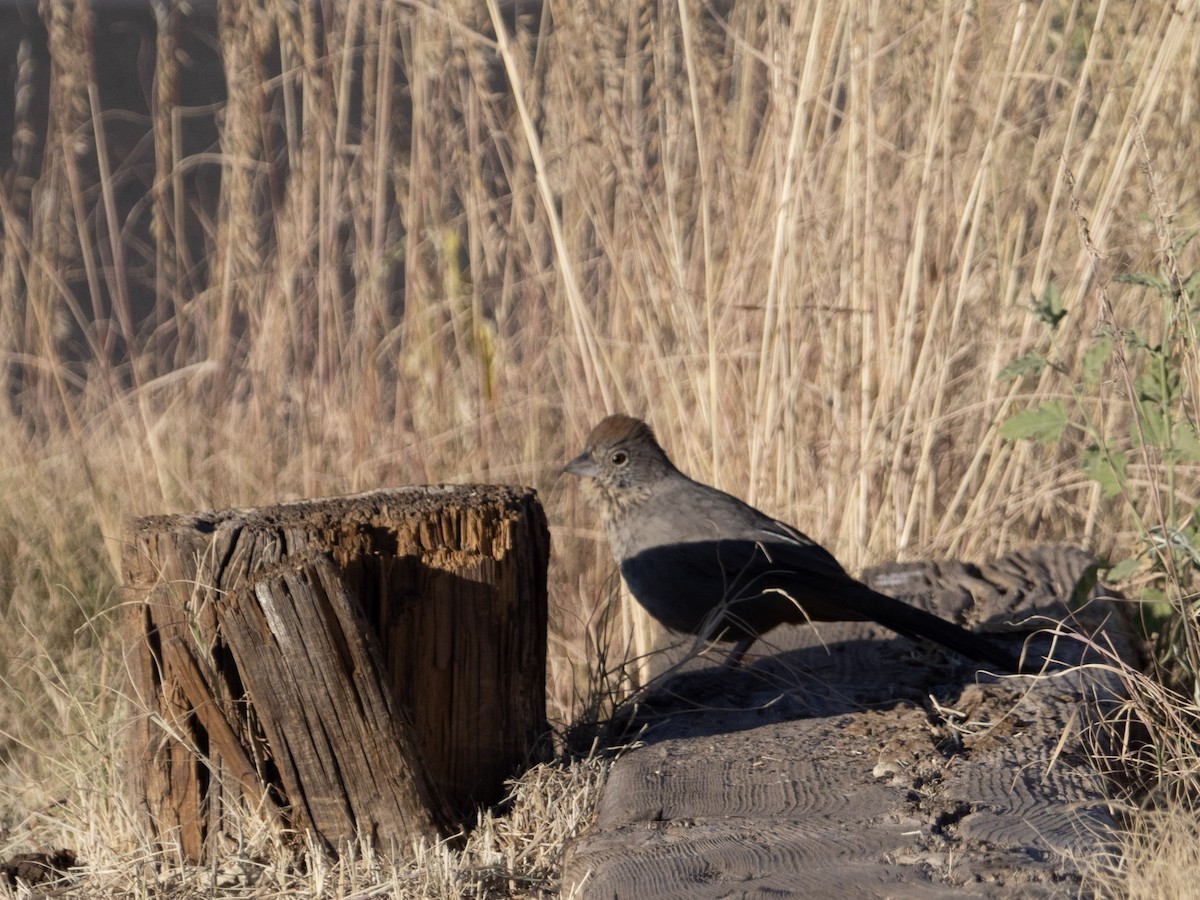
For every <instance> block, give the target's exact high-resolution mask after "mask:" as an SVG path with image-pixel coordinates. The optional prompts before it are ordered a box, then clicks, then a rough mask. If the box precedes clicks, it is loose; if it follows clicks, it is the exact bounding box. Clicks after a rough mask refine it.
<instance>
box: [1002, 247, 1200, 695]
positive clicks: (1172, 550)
mask: <svg viewBox="0 0 1200 900" xmlns="http://www.w3.org/2000/svg"><path fill="white" fill-rule="evenodd" d="M1196 233H1197V232H1196V231H1191V232H1190V233H1188V234H1187V235H1185V236H1184V237H1183V238H1182V239H1181V240H1179V241H1177V242H1176V243H1175V244H1174V245H1173V246H1172V247H1171V250H1170V253H1169V254H1166V259H1167V261H1168V262H1169V263H1170V265H1164V271H1163V272H1162V273H1161V274H1148V273H1136V274H1129V275H1120V276H1117V277H1116V278H1114V279H1113V281H1114V282H1116V283H1122V284H1129V285H1134V286H1139V287H1141V288H1143V289H1144V290H1145V291H1147V292H1148V293H1149V295H1150V296H1151V297H1152V298H1153V299H1154V300H1155V301H1156V305H1157V308H1158V309H1159V310H1160V312H1161V314H1160V315H1159V316H1158V317H1157V319H1158V320H1159V322H1160V323H1161V324H1160V325H1159V328H1158V334H1157V335H1151V334H1150V333H1149V329H1142V330H1121V329H1118V328H1117V327H1116V326H1115V325H1113V324H1111V323H1107V324H1106V325H1105V326H1104V327H1103V328H1101V329H1100V330H1098V331H1097V332H1095V333H1094V334H1093V335H1091V336H1090V337H1089V338H1088V339H1087V340H1086V341H1085V343H1084V345H1083V346H1082V347H1079V346H1078V345H1068V342H1067V340H1066V339H1065V338H1062V337H1061V335H1060V332H1059V326H1060V324H1061V323H1062V321H1063V320H1064V319H1065V318H1066V315H1067V309H1066V307H1065V306H1064V303H1063V299H1062V296H1061V295H1060V293H1059V291H1058V289H1057V288H1056V287H1055V286H1054V285H1053V284H1051V285H1049V286H1047V288H1046V289H1045V291H1043V292H1042V295H1041V296H1040V297H1034V298H1033V302H1032V305H1031V310H1032V312H1033V314H1034V315H1035V316H1036V317H1037V318H1038V320H1039V321H1041V322H1042V323H1044V324H1045V326H1046V328H1047V332H1048V337H1047V349H1046V350H1045V351H1043V352H1033V353H1027V354H1025V355H1023V356H1020V357H1018V358H1017V359H1014V360H1013V361H1012V362H1011V363H1009V364H1008V365H1007V366H1005V367H1004V369H1003V370H1002V371H1001V372H1000V376H999V377H1000V378H1001V379H1004V380H1012V379H1026V378H1028V379H1032V378H1043V377H1044V376H1045V375H1046V373H1047V371H1049V372H1051V373H1052V375H1053V377H1056V378H1058V379H1059V380H1060V381H1061V382H1062V383H1063V384H1064V385H1065V393H1066V394H1067V396H1068V397H1069V400H1065V399H1055V400H1043V401H1040V402H1038V403H1037V404H1036V405H1034V406H1030V407H1028V408H1025V409H1020V410H1018V411H1016V412H1014V413H1013V414H1012V415H1010V416H1009V418H1008V419H1007V420H1005V422H1004V423H1003V424H1002V425H1001V429H1000V433H1001V435H1002V436H1003V437H1004V438H1006V439H1009V440H1013V441H1016V440H1026V439H1028V440H1035V441H1038V442H1040V443H1042V444H1055V443H1058V442H1060V441H1063V440H1064V439H1065V437H1066V436H1067V435H1068V434H1069V433H1070V432H1074V433H1075V434H1076V436H1078V437H1079V438H1080V439H1081V444H1082V448H1081V449H1080V450H1079V453H1078V462H1079V467H1080V470H1081V471H1082V472H1083V474H1084V475H1086V476H1087V477H1088V478H1089V479H1091V480H1092V481H1094V482H1095V483H1096V484H1097V485H1099V487H1100V490H1101V492H1102V493H1103V495H1104V497H1105V498H1107V499H1108V500H1112V501H1119V502H1121V503H1123V504H1125V505H1126V507H1127V511H1128V512H1129V513H1130V514H1131V515H1132V518H1133V521H1134V522H1135V523H1136V527H1137V543H1136V545H1135V546H1134V547H1133V548H1132V552H1130V553H1129V555H1128V556H1126V557H1125V558H1122V559H1118V560H1115V561H1114V562H1113V563H1112V564H1111V565H1110V566H1109V567H1108V569H1107V573H1106V575H1107V579H1108V580H1109V581H1110V582H1113V583H1116V584H1120V585H1122V586H1123V587H1125V588H1126V590H1127V591H1128V593H1129V594H1130V595H1131V596H1133V597H1135V598H1136V599H1138V600H1139V601H1141V602H1140V604H1139V607H1138V609H1139V615H1138V621H1139V625H1140V627H1141V628H1142V630H1143V632H1144V633H1145V635H1146V636H1147V637H1151V638H1154V639H1155V641H1156V648H1157V658H1158V662H1159V663H1160V664H1162V666H1163V667H1164V669H1165V671H1166V672H1167V673H1168V674H1169V675H1170V676H1171V680H1173V681H1176V683H1177V684H1178V685H1179V686H1180V687H1186V689H1187V690H1188V692H1189V693H1191V694H1192V695H1193V696H1197V695H1200V624H1198V622H1197V617H1198V616H1200V594H1198V593H1197V584H1198V583H1200V517H1198V515H1197V507H1196V495H1195V492H1194V491H1191V490H1189V489H1187V488H1186V485H1189V484H1191V485H1194V484H1195V481H1196V478H1195V472H1194V470H1195V467H1196V465H1197V464H1200V435H1198V432H1197V427H1196V413H1197V400H1198V397H1197V395H1196V384H1197V382H1196V380H1195V378H1196V373H1195V372H1194V371H1193V369H1194V365H1195V355H1194V354H1195V346H1194V341H1195V335H1196V318H1197V309H1196V307H1195V306H1194V305H1193V304H1192V302H1191V300H1190V298H1191V297H1192V296H1194V295H1195V293H1196V291H1197V289H1198V288H1200V270H1198V271H1196V272H1192V273H1191V274H1190V275H1189V276H1187V277H1186V278H1182V277H1180V276H1179V275H1178V274H1174V273H1175V271H1176V270H1175V268H1174V260H1175V259H1176V255H1177V254H1178V252H1179V251H1181V250H1182V249H1183V248H1184V247H1185V246H1186V245H1187V244H1188V243H1189V242H1190V241H1191V240H1192V238H1194V237H1195V235H1196ZM1105 306H1106V307H1107V300H1106V299H1105ZM1114 401H1115V402H1116V403H1118V404H1120V405H1121V407H1122V408H1121V409H1119V410H1117V411H1116V413H1117V414H1115V415H1114V414H1113V412H1114V410H1113V408H1112V404H1113V402H1114Z"/></svg>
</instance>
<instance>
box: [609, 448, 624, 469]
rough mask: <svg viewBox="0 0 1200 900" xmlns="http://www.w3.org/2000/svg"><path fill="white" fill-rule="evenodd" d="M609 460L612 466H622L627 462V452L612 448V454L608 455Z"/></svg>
mask: <svg viewBox="0 0 1200 900" xmlns="http://www.w3.org/2000/svg"><path fill="white" fill-rule="evenodd" d="M609 460H610V461H611V462H612V464H613V465H614V466H623V465H625V463H627V462H629V454H628V453H626V452H625V451H624V450H614V451H613V452H612V456H610V457H609Z"/></svg>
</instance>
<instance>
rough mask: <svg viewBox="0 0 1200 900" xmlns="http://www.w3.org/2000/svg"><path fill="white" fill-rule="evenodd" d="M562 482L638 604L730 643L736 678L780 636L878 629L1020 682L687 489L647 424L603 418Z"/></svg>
mask: <svg viewBox="0 0 1200 900" xmlns="http://www.w3.org/2000/svg"><path fill="white" fill-rule="evenodd" d="M563 471H564V472H565V473H568V474H570V475H575V476H578V477H580V478H582V479H584V484H585V485H586V486H587V490H586V492H585V493H586V495H587V499H588V500H589V501H590V503H591V505H592V506H594V507H595V508H596V510H597V512H598V513H599V515H600V519H601V521H602V523H603V525H604V531H605V535H606V536H607V538H608V544H609V548H610V549H611V551H612V554H613V557H614V558H615V560H616V562H617V565H618V567H619V568H620V571H621V576H622V578H623V579H624V580H625V584H626V585H627V587H628V588H629V592H630V593H631V594H632V595H633V597H634V599H635V600H637V602H638V603H639V604H641V606H642V607H644V608H645V610H646V611H647V612H648V613H649V614H650V615H651V616H653V617H654V618H655V619H657V620H658V621H659V622H661V623H662V624H663V625H665V626H666V627H667V628H669V629H671V630H672V631H676V632H683V633H686V634H692V635H697V636H699V637H701V638H703V639H705V640H707V641H723V642H732V643H733V644H734V646H733V649H732V650H731V651H730V653H729V655H728V657H727V659H726V660H725V664H726V665H727V666H730V667H736V666H739V665H740V664H741V662H742V658H743V657H744V655H745V653H746V651H747V650H749V648H750V647H751V645H753V643H754V642H755V641H756V640H757V639H758V638H759V637H761V636H762V635H764V634H766V633H767V632H769V631H771V630H772V629H774V628H776V627H777V626H779V625H783V624H804V623H811V622H846V621H866V620H870V621H874V622H877V623H879V624H880V625H884V626H886V627H887V628H889V629H891V630H892V631H895V632H897V633H898V634H900V635H903V636H904V637H908V638H912V639H926V640H931V641H934V642H936V643H938V644H941V645H942V646H944V647H946V648H948V649H950V650H952V651H954V652H955V653H957V654H959V655H961V656H965V657H968V658H970V659H972V660H974V661H975V662H978V663H984V664H987V665H991V666H995V667H998V668H999V669H1001V670H1003V671H1004V672H1006V673H1012V672H1018V671H1020V660H1019V658H1018V657H1017V656H1016V655H1014V654H1013V653H1010V652H1009V651H1008V650H1007V649H1006V648H1003V647H1000V646H998V645H996V644H994V643H993V642H991V641H989V640H987V639H986V638H984V637H981V636H980V635H977V634H974V633H972V632H970V631H967V630H966V629H964V628H960V627H959V626H958V625H955V624H953V623H951V622H948V621H946V620H945V619H942V618H940V617H938V616H936V615H934V614H933V613H930V612H926V611H925V610H923V609H919V608H918V607H915V606H911V605H910V604H908V603H905V602H904V601H902V600H897V599H896V598H894V597H890V596H888V595H887V594H882V593H880V592H878V591H876V590H874V589H873V588H870V587H868V586H867V585H865V584H863V583H862V582H861V581H858V580H856V579H855V578H853V577H851V576H850V575H849V574H848V573H847V572H846V570H845V569H844V568H842V566H841V564H840V563H839V562H838V561H837V560H836V559H835V558H834V557H833V555H832V554H831V553H830V552H829V551H828V550H826V549H825V548H824V547H822V546H821V545H820V544H818V543H817V542H816V541H814V540H813V539H812V538H810V537H808V536H807V535H806V534H804V533H803V532H801V531H798V530H797V529H796V528H793V527H792V526H791V525H788V524H786V523H784V522H781V521H779V520H778V519H775V518H772V517H771V516H769V515H767V514H766V513H764V512H761V511H760V510H758V509H755V508H754V507H753V506H750V505H749V504H748V503H745V502H743V501H742V500H739V499H738V498H737V497H735V496H733V495H732V494H728V493H725V492H724V491H721V490H718V489H717V488H714V487H710V486H709V485H706V484H703V483H701V482H699V481H695V480H693V479H691V478H689V477H688V476H687V475H685V474H683V473H682V472H681V471H679V469H677V468H676V467H675V465H674V464H673V463H672V462H671V460H670V458H669V457H668V456H667V454H666V451H664V450H663V448H662V447H661V446H660V445H659V443H658V440H657V438H656V437H655V435H654V431H653V430H652V429H651V428H650V426H649V425H647V424H646V423H645V422H644V421H642V420H641V419H636V418H634V417H632V416H627V415H610V416H608V417H606V418H605V419H603V420H602V421H600V422H599V423H598V424H597V425H596V426H595V427H594V428H593V429H592V431H591V433H590V434H589V435H588V437H587V444H586V446H585V447H584V449H583V452H582V453H580V454H579V455H578V456H577V457H575V458H574V459H573V460H571V461H570V462H569V463H568V464H567V465H566V467H565V468H564V469H563Z"/></svg>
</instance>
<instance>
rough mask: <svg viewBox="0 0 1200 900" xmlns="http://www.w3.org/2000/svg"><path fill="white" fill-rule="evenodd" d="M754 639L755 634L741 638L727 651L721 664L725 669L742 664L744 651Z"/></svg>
mask: <svg viewBox="0 0 1200 900" xmlns="http://www.w3.org/2000/svg"><path fill="white" fill-rule="evenodd" d="M756 640H758V637H757V636H756V635H751V636H750V637H744V638H742V639H741V640H740V641H738V642H737V643H736V644H734V645H733V649H732V650H730V651H729V655H728V656H727V657H725V662H724V663H722V665H723V666H724V667H725V668H726V669H736V668H739V667H740V666H741V664H742V657H743V656H745V655H746V651H747V650H749V649H750V645H751V644H753V643H754V642H755V641H756Z"/></svg>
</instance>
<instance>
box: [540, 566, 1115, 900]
mask: <svg viewBox="0 0 1200 900" xmlns="http://www.w3.org/2000/svg"><path fill="white" fill-rule="evenodd" d="M1091 564H1092V560H1091V559H1090V557H1088V556H1087V554H1085V553H1083V552H1081V551H1078V550H1073V549H1066V548H1052V549H1043V550H1038V551H1026V552H1023V553H1016V554H1012V555H1010V556H1008V557H1005V558H1003V559H1000V560H997V561H995V562H992V563H988V564H985V565H981V566H971V565H966V564H963V563H956V562H944V563H927V564H915V565H903V566H889V567H887V568H885V569H880V570H874V571H871V572H867V573H864V579H865V580H867V581H868V582H869V583H871V584H872V586H874V587H876V588H877V589H879V590H887V591H889V592H892V593H894V594H896V595H898V596H906V598H908V599H911V600H912V601H914V602H918V603H919V604H920V605H923V606H925V607H926V608H931V609H934V610H936V611H938V612H941V613H942V614H944V615H947V616H948V617H951V618H954V619H957V620H958V621H960V622H964V623H967V624H970V625H971V626H972V627H976V628H980V629H982V630H984V631H989V632H992V633H993V634H995V635H996V638H997V640H1009V641H1012V642H1014V643H1016V642H1018V641H1020V640H1022V639H1023V638H1024V637H1026V636H1027V635H1028V634H1029V633H1031V632H1033V631H1036V630H1037V629H1039V628H1044V627H1047V626H1048V625H1049V624H1050V623H1048V622H1046V621H1039V622H1033V623H1029V624H1026V625H1024V626H1021V625H1019V624H1016V623H1019V622H1020V621H1021V620H1024V619H1026V618H1027V617H1028V616H1030V615H1050V616H1052V617H1053V618H1054V619H1055V620H1062V619H1064V618H1067V619H1069V620H1070V622H1071V627H1072V628H1074V629H1076V630H1078V631H1079V632H1081V633H1086V634H1091V633H1093V632H1094V631H1096V630H1097V629H1099V628H1103V629H1104V630H1105V635H1106V636H1107V637H1109V638H1111V639H1112V640H1113V642H1114V644H1115V645H1116V647H1117V649H1118V651H1119V652H1125V653H1131V652H1132V651H1131V646H1130V644H1129V643H1128V641H1127V640H1126V639H1125V635H1124V634H1123V632H1122V629H1121V626H1120V621H1121V619H1120V616H1118V615H1114V608H1113V605H1112V604H1111V603H1110V602H1107V601H1106V600H1105V599H1104V598H1103V597H1102V595H1101V592H1100V591H1099V590H1091V591H1084V596H1083V597H1082V598H1080V599H1082V600H1085V601H1087V603H1086V605H1085V607H1084V608H1083V609H1081V610H1078V611H1076V612H1068V610H1067V608H1066V606H1065V605H1064V601H1065V600H1066V599H1067V598H1068V597H1069V596H1071V594H1072V592H1073V590H1074V588H1075V586H1076V585H1077V584H1078V583H1079V581H1080V578H1081V577H1083V576H1085V575H1086V573H1087V570H1088V567H1089V566H1090V565H1091ZM1004 634H1008V635H1009V637H1007V638H1005V637H1003V635H1004ZM769 637H770V639H771V641H772V642H773V643H774V644H775V645H776V647H775V655H773V656H768V657H767V658H761V659H759V660H758V661H756V662H754V663H753V664H751V665H749V666H747V667H746V668H745V669H743V670H740V671H731V670H728V669H723V668H720V667H719V666H714V665H713V663H712V662H711V661H705V660H692V661H690V662H686V663H683V664H682V665H681V666H680V668H678V669H676V670H674V671H673V672H671V674H669V675H668V676H667V677H666V678H665V679H664V680H663V681H662V682H661V683H659V684H658V685H656V690H654V692H653V693H652V694H651V695H650V696H649V697H648V698H647V699H646V700H645V701H644V702H643V705H642V711H641V712H640V714H639V722H640V723H643V724H645V725H647V730H646V731H645V732H642V733H641V734H639V738H640V740H641V741H642V743H643V744H644V745H643V746H639V747H638V748H637V749H635V750H632V751H629V752H627V753H625V754H624V755H623V756H622V757H621V758H620V759H618V760H617V761H616V762H615V763H614V765H613V768H612V769H611V771H610V773H609V778H608V782H607V784H606V786H605V788H604V791H603V793H602V794H601V798H600V803H599V806H598V810H597V819H596V823H595V825H594V826H593V828H592V829H591V830H590V831H589V832H588V833H585V834H584V835H583V836H582V837H580V838H579V839H577V841H576V842H575V843H574V845H573V846H572V847H571V848H570V849H569V851H568V855H567V860H566V863H565V871H564V879H563V884H564V889H565V890H564V892H566V891H570V890H572V889H573V888H577V889H578V890H577V892H576V893H575V894H574V896H579V897H584V898H590V897H596V898H611V897H648V896H653V897H662V898H668V897H676V898H685V897H686V898H689V900H695V898H705V897H714V898H715V897H727V896H779V897H826V896H830V897H832V896H857V897H881V898H882V897H913V898H915V897H940V896H946V897H950V896H988V897H991V896H995V897H1001V896H1003V897H1009V896H1017V895H1019V896H1022V897H1038V896H1059V895H1060V894H1061V892H1062V891H1063V888H1064V885H1066V886H1068V887H1067V892H1068V893H1070V892H1071V888H1070V887H1069V886H1070V885H1071V884H1075V885H1078V865H1079V864H1080V862H1081V861H1082V860H1085V859H1086V858H1088V856H1089V855H1091V854H1094V853H1095V852H1096V851H1097V850H1098V849H1102V848H1103V846H1104V843H1105V842H1106V841H1109V840H1111V835H1112V829H1113V823H1112V820H1111V819H1110V818H1109V816H1108V813H1107V812H1106V808H1105V797H1106V795H1105V785H1104V782H1103V778H1102V777H1101V776H1100V774H1099V773H1098V772H1097V771H1096V770H1095V769H1093V768H1092V767H1091V766H1090V765H1089V764H1088V761H1087V754H1086V752H1085V751H1086V749H1087V747H1088V745H1089V741H1091V740H1092V739H1093V737H1092V733H1091V731H1090V725H1091V723H1092V722H1093V721H1094V717H1095V715H1096V714H1097V710H1098V709H1099V708H1100V707H1101V706H1103V704H1105V703H1106V702H1110V700H1111V699H1112V697H1113V696H1114V695H1115V693H1116V691H1117V690H1118V688H1117V686H1116V685H1115V684H1114V683H1111V682H1110V681H1109V680H1107V679H1106V676H1105V675H1104V673H1103V672H1099V671H1087V670H1062V669H1061V668H1060V670H1059V671H1057V672H1056V673H1053V674H1048V675H1044V676H1021V677H1009V678H1001V679H996V678H993V677H989V676H985V675H978V676H977V675H976V673H975V669H974V668H973V667H972V666H970V665H969V664H967V663H965V662H964V661H962V660H957V659H953V658H950V657H948V656H947V655H946V654H944V653H942V652H941V651H937V650H935V651H928V650H925V649H922V648H918V647H917V646H916V645H915V644H913V643H912V642H911V641H908V640H906V639H904V638H900V637H897V636H895V635H893V634H891V633H890V632H887V631H885V630H883V629H881V628H879V627H877V626H873V625H868V624H857V623H837V624H825V623H821V624H819V625H817V626H816V627H815V629H814V628H810V627H798V628H793V629H780V630H779V631H777V632H773V633H772V634H771V635H770V636H769ZM1032 645H1036V649H1037V650H1038V651H1039V652H1045V651H1046V650H1047V649H1048V648H1049V640H1048V639H1045V638H1034V639H1033V641H1032V642H1031V649H1034V647H1033V646H1032ZM684 649H686V648H680V649H677V650H675V651H672V652H668V653H665V654H664V660H663V661H662V662H661V663H660V664H659V665H660V668H663V667H666V668H668V670H669V668H670V667H671V666H673V665H678V664H680V663H681V659H682V657H681V654H682V653H683V651H684ZM1083 649H1084V645H1083V644H1082V643H1079V642H1074V641H1070V640H1068V641H1065V642H1061V643H1060V645H1059V646H1058V648H1057V649H1056V655H1057V656H1058V657H1059V658H1060V659H1065V661H1067V662H1076V661H1078V660H1079V659H1080V657H1081V654H1082V651H1083ZM759 652H760V653H764V654H769V653H770V652H771V651H770V650H769V649H767V648H763V649H761V650H760V651H759ZM718 653H719V651H718ZM718 659H719V656H718Z"/></svg>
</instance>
